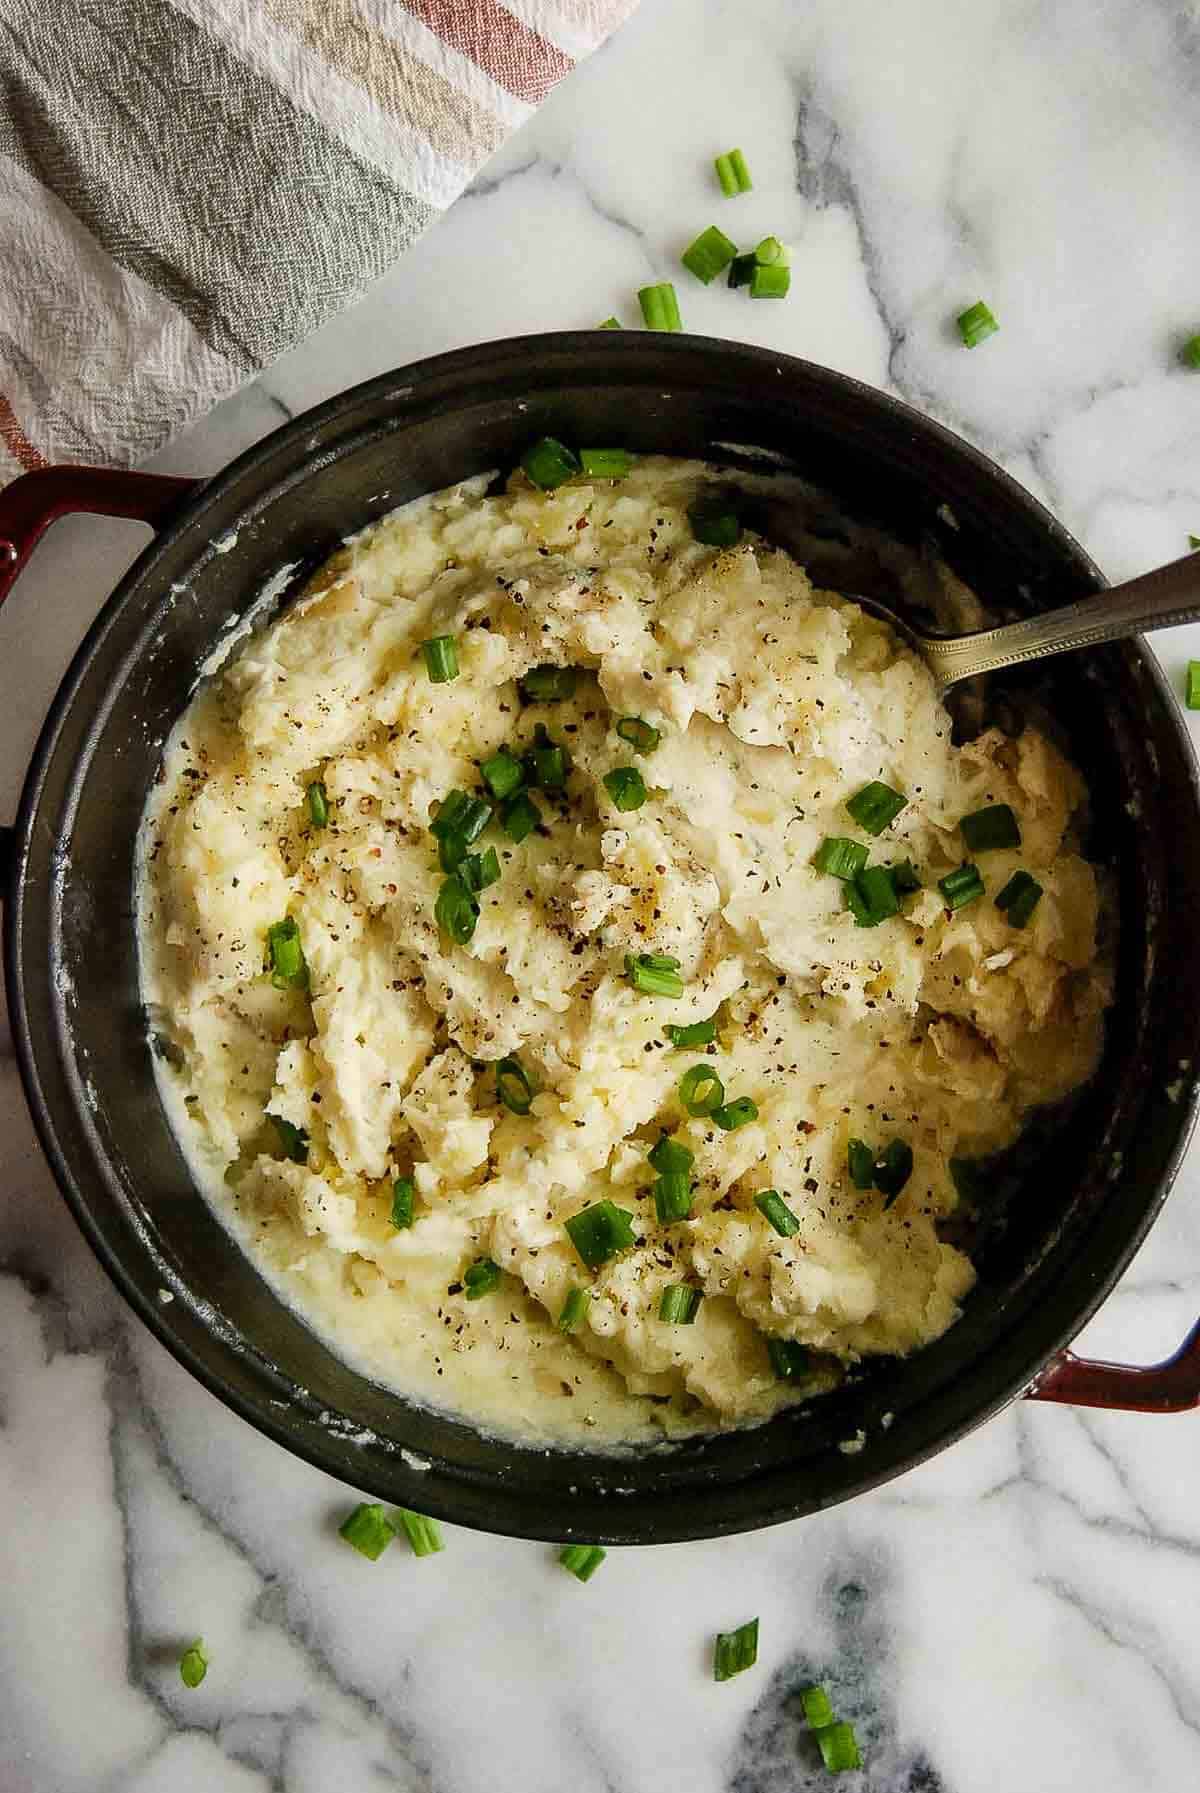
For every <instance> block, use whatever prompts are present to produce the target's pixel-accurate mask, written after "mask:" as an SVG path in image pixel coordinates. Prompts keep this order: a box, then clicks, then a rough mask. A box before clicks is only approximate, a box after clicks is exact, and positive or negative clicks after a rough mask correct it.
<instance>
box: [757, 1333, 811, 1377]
mask: <svg viewBox="0 0 1200 1793" xmlns="http://www.w3.org/2000/svg"><path fill="white" fill-rule="evenodd" d="M767 1356H768V1357H769V1358H770V1359H771V1368H772V1369H773V1370H774V1372H775V1374H776V1375H777V1376H778V1378H779V1380H780V1381H781V1382H798V1381H799V1380H800V1378H801V1377H802V1376H807V1375H808V1373H809V1369H810V1368H811V1365H810V1363H809V1357H808V1350H807V1347H806V1346H804V1345H801V1344H799V1343H798V1342H797V1341H796V1340H795V1339H780V1338H769V1339H768V1340H767Z"/></svg>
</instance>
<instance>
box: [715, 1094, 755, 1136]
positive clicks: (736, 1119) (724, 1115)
mask: <svg viewBox="0 0 1200 1793" xmlns="http://www.w3.org/2000/svg"><path fill="white" fill-rule="evenodd" d="M712 1118H713V1120H714V1121H715V1122H716V1124H717V1126H718V1127H720V1128H721V1129H722V1130H723V1131H724V1132H726V1133H736V1132H737V1130H738V1128H739V1127H746V1126H748V1125H749V1123H750V1122H751V1121H756V1120H757V1119H758V1107H757V1104H756V1103H754V1102H752V1101H751V1100H750V1097H749V1096H737V1097H735V1098H734V1100H733V1101H732V1102H725V1103H723V1104H722V1106H721V1107H720V1108H714V1109H713V1111H712Z"/></svg>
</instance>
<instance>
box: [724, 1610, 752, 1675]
mask: <svg viewBox="0 0 1200 1793" xmlns="http://www.w3.org/2000/svg"><path fill="white" fill-rule="evenodd" d="M757 1661H758V1620H757V1619H751V1620H750V1621H749V1623H748V1624H745V1625H739V1626H738V1628H737V1630H736V1631H718V1633H717V1643H716V1648H715V1649H714V1651H713V1680H714V1681H728V1680H729V1678H730V1676H731V1675H740V1674H741V1672H742V1670H743V1669H747V1668H753V1667H754V1664H755V1663H756V1662H757Z"/></svg>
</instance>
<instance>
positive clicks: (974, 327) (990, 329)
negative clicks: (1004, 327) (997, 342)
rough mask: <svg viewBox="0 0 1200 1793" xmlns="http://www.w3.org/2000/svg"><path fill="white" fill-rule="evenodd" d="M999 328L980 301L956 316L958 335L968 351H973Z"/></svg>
mask: <svg viewBox="0 0 1200 1793" xmlns="http://www.w3.org/2000/svg"><path fill="white" fill-rule="evenodd" d="M999 328H1000V326H999V324H998V323H997V322H996V320H995V318H994V317H993V316H992V314H991V312H990V311H989V310H988V308H987V306H986V305H985V304H984V302H983V300H982V299H977V300H976V302H975V304H974V305H968V306H967V309H966V310H965V311H960V312H959V314H958V333H959V335H960V336H961V337H962V339H963V341H964V343H966V345H967V347H968V348H969V349H974V348H977V347H978V346H979V344H980V343H981V342H984V341H986V339H987V338H988V337H989V336H994V335H995V334H996V331H997V330H998V329H999Z"/></svg>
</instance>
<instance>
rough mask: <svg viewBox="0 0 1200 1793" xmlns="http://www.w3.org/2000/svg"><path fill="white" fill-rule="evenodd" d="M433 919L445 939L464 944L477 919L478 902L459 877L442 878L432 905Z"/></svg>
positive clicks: (472, 931) (473, 929)
mask: <svg viewBox="0 0 1200 1793" xmlns="http://www.w3.org/2000/svg"><path fill="white" fill-rule="evenodd" d="M433 915H434V920H435V921H436V922H437V925H438V928H439V929H440V931H441V932H442V933H443V934H444V935H445V937H446V939H447V940H450V941H452V942H453V943H454V945H455V946H465V945H466V943H467V941H468V940H469V939H470V938H471V936H472V934H473V933H474V932H475V923H476V922H477V921H478V920H479V904H478V903H477V902H476V901H475V898H474V897H473V896H472V895H471V893H470V891H469V890H468V889H467V887H466V885H465V884H464V883H463V881H462V879H461V878H458V877H452V878H443V880H442V887H441V889H440V890H439V891H438V894H437V901H436V903H435V904H434V905H433Z"/></svg>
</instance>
